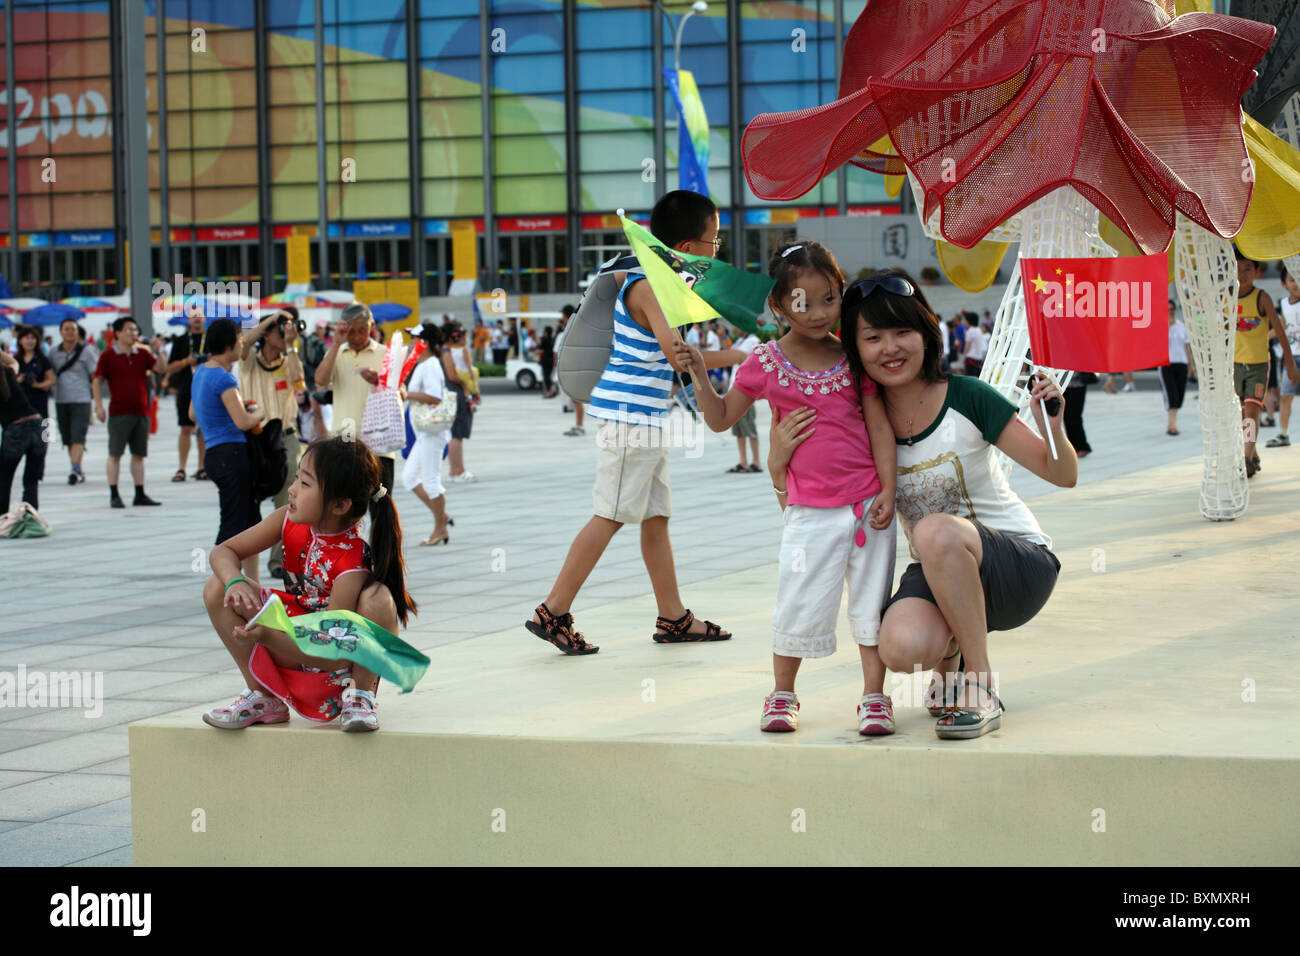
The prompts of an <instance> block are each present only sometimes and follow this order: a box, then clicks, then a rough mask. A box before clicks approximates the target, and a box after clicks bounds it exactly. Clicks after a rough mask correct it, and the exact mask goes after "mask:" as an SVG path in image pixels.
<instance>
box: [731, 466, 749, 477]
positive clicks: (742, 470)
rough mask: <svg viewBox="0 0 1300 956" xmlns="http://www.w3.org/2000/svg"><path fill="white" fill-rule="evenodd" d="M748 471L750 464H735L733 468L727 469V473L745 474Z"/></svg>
mask: <svg viewBox="0 0 1300 956" xmlns="http://www.w3.org/2000/svg"><path fill="white" fill-rule="evenodd" d="M748 471H749V466H748V465H735V466H733V467H731V468H728V469H727V471H726V474H728V475H743V474H746V473H747V472H748Z"/></svg>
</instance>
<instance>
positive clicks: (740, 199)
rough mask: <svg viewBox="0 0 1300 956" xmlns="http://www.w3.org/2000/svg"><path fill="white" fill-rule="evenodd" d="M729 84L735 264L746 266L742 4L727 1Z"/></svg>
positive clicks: (733, 257)
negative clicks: (740, 5)
mask: <svg viewBox="0 0 1300 956" xmlns="http://www.w3.org/2000/svg"><path fill="white" fill-rule="evenodd" d="M727 86H728V92H729V93H730V113H731V117H730V118H731V123H730V126H731V241H732V253H731V258H732V264H733V265H735V266H738V267H739V268H741V269H743V268H745V262H746V258H747V257H746V254H745V207H744V197H745V171H744V167H743V166H742V164H741V162H740V133H741V129H740V7H739V6H738V5H736V4H734V3H729V4H727Z"/></svg>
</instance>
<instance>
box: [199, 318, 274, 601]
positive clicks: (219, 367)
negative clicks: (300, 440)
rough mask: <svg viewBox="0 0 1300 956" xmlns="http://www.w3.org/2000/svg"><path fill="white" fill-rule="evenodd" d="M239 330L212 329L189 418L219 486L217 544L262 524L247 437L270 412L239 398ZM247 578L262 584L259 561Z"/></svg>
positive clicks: (225, 324)
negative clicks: (236, 365) (195, 425)
mask: <svg viewBox="0 0 1300 956" xmlns="http://www.w3.org/2000/svg"><path fill="white" fill-rule="evenodd" d="M239 337H240V336H239V325H238V323H236V322H235V320H234V319H217V320H216V321H215V322H213V323H212V325H210V326H209V327H208V331H207V335H206V336H205V338H204V346H203V350H204V351H205V352H207V353H208V360H207V361H206V362H205V363H204V364H203V365H202V366H200V367H199V368H198V369H196V370H195V372H194V379H193V381H192V383H191V384H190V418H191V419H192V420H193V421H195V422H197V423H198V426H199V432H200V433H201V434H202V435H203V441H204V445H205V447H206V451H205V453H204V456H203V461H202V462H200V463H199V464H200V466H201V467H202V468H203V469H204V470H206V471H207V473H208V475H209V477H211V479H212V481H213V483H214V484H216V486H217V497H218V500H219V501H220V503H221V525H220V527H219V528H218V529H217V541H216V543H217V544H221V542H223V541H225V540H227V539H229V538H233V537H234V536H235V535H237V534H239V533H240V532H241V531H245V530H247V529H248V528H251V527H252V526H253V525H255V524H257V522H258V519H259V517H260V516H259V514H258V510H257V502H256V501H254V500H253V472H252V468H251V466H250V464H249V458H248V437H247V436H246V435H245V434H244V432H246V431H248V430H249V429H250V428H254V427H256V426H257V425H260V424H262V422H264V421H265V420H266V410H265V409H261V408H256V407H254V408H253V410H252V412H251V413H250V412H249V411H247V410H245V408H244V402H243V399H241V398H240V397H239V380H238V379H237V378H235V375H234V373H233V372H231V370H230V368H231V366H232V365H233V364H234V363H235V361H236V360H238V358H239V348H240V345H239ZM244 576H245V577H247V578H248V579H249V580H250V581H254V582H256V581H257V558H256V555H254V556H253V557H252V558H251V559H249V560H248V561H247V562H246V563H245V565H244Z"/></svg>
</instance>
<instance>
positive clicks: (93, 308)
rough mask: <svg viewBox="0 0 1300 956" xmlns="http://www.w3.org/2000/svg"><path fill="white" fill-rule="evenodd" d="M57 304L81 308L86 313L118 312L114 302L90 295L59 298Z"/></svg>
mask: <svg viewBox="0 0 1300 956" xmlns="http://www.w3.org/2000/svg"><path fill="white" fill-rule="evenodd" d="M59 305H70V306H73V307H74V308H77V309H81V311H83V312H86V313H92V312H113V313H117V312H120V311H121V309H119V308H118V306H117V304H116V303H113V302H109V301H108V300H106V299H95V298H91V297H90V296H85V295H77V296H73V297H72V298H69V299H60V300H59Z"/></svg>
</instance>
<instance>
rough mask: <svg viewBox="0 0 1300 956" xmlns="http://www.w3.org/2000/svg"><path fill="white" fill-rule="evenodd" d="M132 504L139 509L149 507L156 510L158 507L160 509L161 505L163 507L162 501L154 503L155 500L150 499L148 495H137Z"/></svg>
mask: <svg viewBox="0 0 1300 956" xmlns="http://www.w3.org/2000/svg"><path fill="white" fill-rule="evenodd" d="M131 504H132V505H134V506H135V507H137V508H138V507H142V506H147V507H150V508H156V507H158V506H159V505H161V504H162V502H161V501H154V500H153V499H152V498H150V497H149V496H148V495H136V496H135V498H134V500H132V502H131ZM113 507H117V506H116V505H114V506H113Z"/></svg>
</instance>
